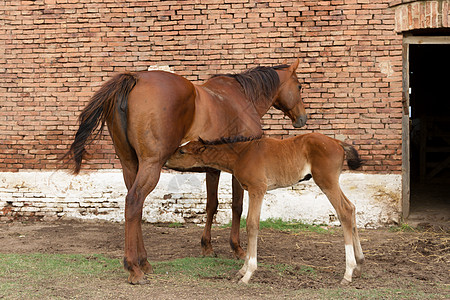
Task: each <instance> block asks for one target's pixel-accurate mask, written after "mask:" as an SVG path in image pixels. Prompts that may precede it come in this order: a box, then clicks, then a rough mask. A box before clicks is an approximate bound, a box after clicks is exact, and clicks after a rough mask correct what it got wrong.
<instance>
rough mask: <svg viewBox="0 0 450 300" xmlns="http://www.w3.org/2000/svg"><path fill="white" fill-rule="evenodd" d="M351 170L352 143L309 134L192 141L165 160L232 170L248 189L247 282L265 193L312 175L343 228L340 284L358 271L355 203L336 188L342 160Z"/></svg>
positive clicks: (355, 163) (253, 264)
mask: <svg viewBox="0 0 450 300" xmlns="http://www.w3.org/2000/svg"><path fill="white" fill-rule="evenodd" d="M345 157H346V158H347V164H348V166H349V168H350V169H356V168H358V167H359V166H360V165H361V160H360V158H359V155H358V152H357V151H356V150H355V148H353V147H352V146H350V145H348V144H346V143H343V142H341V141H338V140H336V139H332V138H330V137H327V136H325V135H323V134H319V133H309V134H304V135H300V136H296V137H292V138H289V139H285V140H278V139H273V138H261V139H255V140H250V141H245V142H233V141H231V140H229V139H223V140H218V141H215V142H204V141H196V142H190V143H188V144H187V145H185V146H183V147H180V148H179V149H178V151H177V152H176V153H175V154H174V155H173V156H172V157H171V158H170V159H169V161H168V162H167V164H168V165H169V166H170V165H171V164H176V165H177V166H178V167H184V168H191V167H200V166H204V167H211V168H216V169H219V170H222V171H226V172H229V173H232V174H233V175H234V176H235V178H236V179H237V180H238V181H239V182H240V184H241V186H242V187H243V188H244V189H245V190H247V191H248V194H249V207H248V216H247V235H248V251H247V256H246V258H245V263H244V266H243V267H242V269H241V270H240V271H239V274H240V275H242V276H243V277H242V278H241V282H243V283H248V281H249V280H250V278H251V276H252V274H253V272H254V271H255V270H256V268H257V263H256V261H257V260H256V252H257V250H256V249H257V236H258V229H259V218H260V212H261V204H262V200H263V197H264V194H265V193H266V191H268V190H271V189H276V188H281V187H287V186H291V185H294V184H296V183H298V182H299V181H302V180H308V179H310V178H311V176H312V178H313V179H314V182H315V183H316V184H317V185H318V186H319V188H320V189H321V190H322V192H323V193H324V194H325V195H326V196H327V198H328V199H329V200H330V202H331V204H332V205H333V207H334V209H335V210H336V212H337V214H338V216H339V220H340V222H341V224H342V227H343V231H344V242H345V257H346V269H345V274H344V278H343V279H342V281H341V283H342V284H348V283H350V282H351V281H352V276H360V275H361V267H362V264H363V262H364V255H363V252H362V248H361V244H360V241H359V236H358V231H357V228H356V219H355V206H354V205H353V204H352V203H351V202H350V201H349V200H348V199H347V197H346V196H345V195H344V193H343V192H342V190H341V188H340V186H339V175H340V173H341V170H342V166H343V163H344V158H345Z"/></svg>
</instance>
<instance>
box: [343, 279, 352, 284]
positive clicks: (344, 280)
mask: <svg viewBox="0 0 450 300" xmlns="http://www.w3.org/2000/svg"><path fill="white" fill-rule="evenodd" d="M350 283H352V282H351V281H348V280H347V279H345V278H342V280H341V285H349V284H350Z"/></svg>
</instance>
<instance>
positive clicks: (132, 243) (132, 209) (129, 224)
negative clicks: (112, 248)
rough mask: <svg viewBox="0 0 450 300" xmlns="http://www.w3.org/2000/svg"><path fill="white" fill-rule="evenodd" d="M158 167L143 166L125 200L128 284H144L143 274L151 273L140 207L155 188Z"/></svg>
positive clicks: (159, 169) (125, 265) (158, 171)
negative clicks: (143, 235)
mask: <svg viewBox="0 0 450 300" xmlns="http://www.w3.org/2000/svg"><path fill="white" fill-rule="evenodd" d="M160 171H161V167H160V166H159V165H152V164H143V165H142V166H140V168H139V172H138V173H137V176H136V180H135V181H134V183H133V186H132V188H131V189H130V190H129V191H128V194H127V197H126V199H125V256H124V268H125V269H126V270H127V271H128V272H129V273H130V274H129V276H128V282H129V283H131V284H145V283H148V281H147V280H146V278H145V274H144V273H147V272H150V271H151V266H150V264H149V263H148V261H147V252H146V250H145V247H144V242H143V238H142V228H141V220H142V207H143V204H144V200H145V198H146V197H147V195H148V194H149V193H150V192H151V191H152V190H153V189H154V188H155V187H156V184H157V183H158V180H159V176H160Z"/></svg>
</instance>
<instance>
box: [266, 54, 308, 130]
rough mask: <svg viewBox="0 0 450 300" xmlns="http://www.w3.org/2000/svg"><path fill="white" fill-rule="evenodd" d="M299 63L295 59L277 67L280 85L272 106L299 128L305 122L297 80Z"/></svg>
mask: <svg viewBox="0 0 450 300" xmlns="http://www.w3.org/2000/svg"><path fill="white" fill-rule="evenodd" d="M298 65H299V60H298V59H297V60H296V61H295V62H294V63H293V64H292V65H290V66H288V67H286V68H277V69H276V71H277V73H278V77H279V78H280V87H279V89H278V93H277V95H276V96H275V101H274V102H273V106H274V107H275V108H277V109H279V110H281V111H283V112H284V113H285V114H286V116H288V117H289V118H290V119H291V120H292V125H293V126H294V127H296V128H300V127H302V126H304V125H305V124H306V119H307V116H306V111H305V107H304V105H303V101H302V97H301V85H300V83H299V82H298V78H297V74H296V70H297V67H298Z"/></svg>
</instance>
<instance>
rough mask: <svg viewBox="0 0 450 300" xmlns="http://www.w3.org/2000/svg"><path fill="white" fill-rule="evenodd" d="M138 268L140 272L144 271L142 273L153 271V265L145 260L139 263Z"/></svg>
mask: <svg viewBox="0 0 450 300" xmlns="http://www.w3.org/2000/svg"><path fill="white" fill-rule="evenodd" d="M139 268H140V269H141V271H142V272H144V274H150V273H153V267H152V265H151V264H150V263H149V262H148V261H147V260H145V262H144V263H143V264H142V265H140V266H139Z"/></svg>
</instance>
